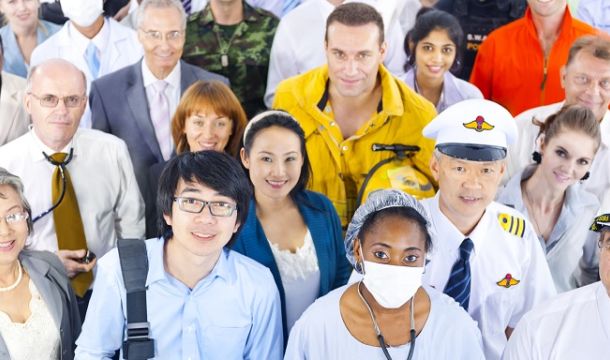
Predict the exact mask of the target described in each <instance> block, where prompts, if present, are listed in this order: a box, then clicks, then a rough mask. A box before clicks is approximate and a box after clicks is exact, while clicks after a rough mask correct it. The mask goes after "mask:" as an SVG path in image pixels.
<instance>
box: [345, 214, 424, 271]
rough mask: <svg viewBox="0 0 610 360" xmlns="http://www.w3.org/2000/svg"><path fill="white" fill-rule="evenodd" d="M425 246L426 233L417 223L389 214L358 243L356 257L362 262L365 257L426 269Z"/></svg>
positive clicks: (363, 235)
mask: <svg viewBox="0 0 610 360" xmlns="http://www.w3.org/2000/svg"><path fill="white" fill-rule="evenodd" d="M360 244H362V250H361V249H360ZM425 245H426V237H425V234H424V233H423V231H422V229H421V227H420V226H419V225H418V224H417V223H416V222H415V220H412V219H408V218H405V217H403V216H400V215H397V214H388V215H385V216H384V217H383V218H381V219H380V220H378V221H376V222H375V223H374V224H373V225H372V226H371V227H370V228H369V229H367V231H365V232H364V233H362V232H361V235H360V238H359V240H358V239H357V240H356V241H354V258H355V260H356V262H360V261H361V260H362V255H364V260H366V261H371V262H376V263H380V264H387V265H397V266H415V267H422V266H424V261H425V257H426V249H425Z"/></svg>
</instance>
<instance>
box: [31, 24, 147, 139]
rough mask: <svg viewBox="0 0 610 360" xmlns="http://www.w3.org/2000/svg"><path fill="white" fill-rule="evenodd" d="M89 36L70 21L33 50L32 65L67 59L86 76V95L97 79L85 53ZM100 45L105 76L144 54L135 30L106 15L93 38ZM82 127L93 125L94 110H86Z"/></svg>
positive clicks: (101, 72)
mask: <svg viewBox="0 0 610 360" xmlns="http://www.w3.org/2000/svg"><path fill="white" fill-rule="evenodd" d="M88 41H90V40H88V39H86V38H85V37H84V36H83V35H82V34H81V33H80V32H78V30H76V29H75V28H74V26H73V25H72V22H71V21H68V22H66V23H65V24H64V26H63V27H62V28H61V29H60V30H59V31H58V32H57V33H55V34H53V35H52V36H51V37H49V38H48V39H47V40H45V41H44V42H43V43H41V44H39V45H38V46H36V48H35V49H34V51H33V52H32V57H31V59H30V66H31V67H33V66H35V65H38V64H40V63H42V62H43V61H45V60H49V59H53V58H61V59H65V60H67V61H69V62H71V63H72V64H74V65H75V66H76V67H77V68H79V69H80V70H81V71H82V72H83V73H85V77H86V78H87V94H89V89H90V88H91V86H90V84H91V82H92V81H93V80H94V79H93V76H92V75H91V70H89V66H88V65H87V61H86V58H85V56H84V54H85V50H86V48H87V45H88V44H89V43H88ZM92 41H93V42H94V43H95V45H96V46H97V48H98V51H99V59H100V71H99V74H98V77H101V76H104V75H106V74H109V73H111V72H114V71H116V70H119V69H121V68H123V67H125V66H127V65H132V64H133V63H135V62H136V61H138V60H140V58H141V57H142V54H143V50H142V45H140V43H139V42H138V39H137V35H136V32H135V31H134V30H133V29H130V28H128V27H126V26H123V25H121V24H119V23H118V22H116V21H115V20H113V19H110V18H106V19H105V20H104V25H103V26H102V29H101V30H100V32H99V33H98V34H97V35H96V36H95V37H94V38H93V40H92ZM80 126H81V127H87V128H90V127H91V110H90V109H89V105H88V104H87V109H86V110H85V113H84V114H83V117H82V118H81V124H80Z"/></svg>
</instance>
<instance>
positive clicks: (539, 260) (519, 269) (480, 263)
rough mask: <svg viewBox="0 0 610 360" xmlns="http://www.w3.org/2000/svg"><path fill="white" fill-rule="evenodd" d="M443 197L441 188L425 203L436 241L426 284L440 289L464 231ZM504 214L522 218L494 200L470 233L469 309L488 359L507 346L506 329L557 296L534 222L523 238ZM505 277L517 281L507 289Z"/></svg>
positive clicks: (492, 358)
mask: <svg viewBox="0 0 610 360" xmlns="http://www.w3.org/2000/svg"><path fill="white" fill-rule="evenodd" d="M439 196H440V192H439V193H437V194H436V196H435V197H433V198H429V199H425V200H423V201H422V204H423V205H424V207H425V208H426V210H427V211H428V214H429V216H430V219H431V222H432V229H431V235H432V243H433V247H432V252H430V253H428V256H429V259H430V262H429V263H428V264H427V265H426V271H425V272H424V284H427V285H430V286H432V287H434V288H436V289H438V290H439V291H442V290H443V289H444V288H445V285H446V284H447V281H448V280H449V274H450V273H451V268H452V266H453V264H454V263H455V261H456V260H457V259H458V258H459V246H460V244H461V243H462V241H463V240H464V238H466V235H465V234H462V233H461V232H460V231H459V230H458V229H457V228H456V227H455V226H454V225H453V223H451V221H450V220H449V219H448V218H447V217H445V215H444V214H443V213H442V212H441V210H440V208H439V203H438V202H439ZM501 214H506V215H507V216H508V217H509V218H510V217H512V218H513V219H515V220H516V219H517V218H520V219H523V215H521V214H520V213H519V212H518V211H516V210H514V209H511V208H509V207H508V206H504V205H501V204H499V203H496V202H492V203H491V204H489V205H488V206H487V209H486V210H485V213H484V214H483V217H482V218H481V219H480V220H479V223H478V224H477V226H476V227H475V228H474V230H473V231H472V232H471V233H470V234H467V236H468V237H469V238H470V239H471V240H472V241H473V243H474V249H473V251H472V254H471V256H470V269H471V276H472V278H471V290H470V304H469V308H468V312H469V313H470V315H471V316H472V318H473V319H474V320H476V321H477V322H478V325H479V329H481V334H482V336H483V348H484V350H485V358H486V359H487V360H495V359H499V358H500V355H501V354H502V351H503V350H504V346H505V345H506V335H505V333H504V331H505V329H506V328H507V327H510V328H514V327H515V326H516V325H517V322H518V321H519V319H521V316H523V315H524V314H525V313H526V312H527V311H529V310H530V309H531V308H532V307H533V306H534V305H536V304H538V303H540V302H541V301H544V300H546V299H548V298H550V297H551V296H553V295H555V286H554V284H553V278H552V277H551V273H550V271H549V267H548V265H547V262H546V259H545V258H544V253H543V252H542V248H541V247H540V244H539V243H538V238H537V237H536V234H535V233H534V231H533V230H532V228H531V226H530V224H529V223H528V222H527V221H525V232H524V234H523V237H519V236H516V235H513V234H511V233H509V232H508V231H505V230H504V229H503V228H502V226H501V225H500V221H499V219H498V217H499V216H500V215H501ZM507 276H510V277H512V279H515V280H518V281H519V283H518V284H516V285H512V286H509V287H506V286H500V285H498V284H497V283H498V282H500V281H503V280H505V279H506V277H507ZM504 282H505V281H504ZM504 282H503V283H504Z"/></svg>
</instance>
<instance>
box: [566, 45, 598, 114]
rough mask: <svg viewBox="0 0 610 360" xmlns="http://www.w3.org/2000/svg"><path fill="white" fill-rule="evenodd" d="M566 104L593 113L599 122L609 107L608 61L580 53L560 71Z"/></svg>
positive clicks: (587, 53)
mask: <svg viewBox="0 0 610 360" xmlns="http://www.w3.org/2000/svg"><path fill="white" fill-rule="evenodd" d="M561 83H562V86H563V87H564V89H565V95H566V104H568V105H574V104H579V105H582V106H585V107H588V108H589V109H591V111H593V113H594V114H595V117H596V118H597V119H598V120H599V121H601V119H603V117H604V115H605V114H606V112H607V111H608V106H609V105H610V61H608V60H603V59H599V58H597V57H595V56H593V55H592V54H590V53H589V52H588V51H580V52H579V53H577V54H576V56H575V57H574V58H573V60H572V62H571V63H570V64H569V65H567V66H566V67H565V68H563V69H562V70H561Z"/></svg>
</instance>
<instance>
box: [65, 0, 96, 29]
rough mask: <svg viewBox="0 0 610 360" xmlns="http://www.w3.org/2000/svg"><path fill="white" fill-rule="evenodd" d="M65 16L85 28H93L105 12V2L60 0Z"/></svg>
mask: <svg viewBox="0 0 610 360" xmlns="http://www.w3.org/2000/svg"><path fill="white" fill-rule="evenodd" d="M60 4H61V10H62V11H63V12H64V16H65V17H67V18H68V19H70V20H71V21H73V22H74V23H75V24H77V25H79V26H83V27H87V26H91V25H92V24H93V23H94V22H95V20H96V19H97V18H98V17H99V16H100V15H101V14H102V13H103V12H104V0H60Z"/></svg>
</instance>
